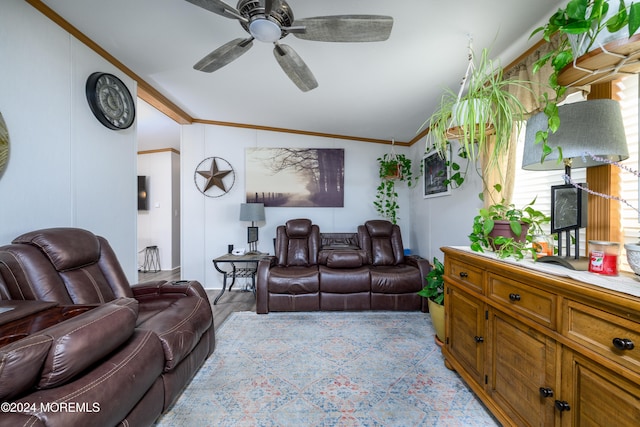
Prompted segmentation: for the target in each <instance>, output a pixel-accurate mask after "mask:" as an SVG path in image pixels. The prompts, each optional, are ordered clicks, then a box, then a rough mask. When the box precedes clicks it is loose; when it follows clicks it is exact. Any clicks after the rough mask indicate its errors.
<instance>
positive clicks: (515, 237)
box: [469, 184, 551, 260]
mask: <svg viewBox="0 0 640 427" xmlns="http://www.w3.org/2000/svg"><path fill="white" fill-rule="evenodd" d="M494 188H495V190H496V191H497V192H500V190H501V187H500V185H499V184H496V186H495V187H494ZM535 202H536V199H535V198H534V199H533V200H532V201H531V202H530V203H528V204H527V205H526V206H524V207H523V208H516V207H515V206H514V205H513V204H511V203H507V202H506V201H505V200H504V199H502V200H500V202H498V203H494V204H492V205H490V206H489V207H487V208H481V209H480V211H479V212H478V215H476V217H475V218H474V220H473V228H472V231H471V234H469V241H470V242H471V250H473V251H476V252H484V251H485V249H486V250H490V251H494V252H495V253H496V255H497V256H498V258H507V257H513V258H515V259H517V260H521V259H523V258H524V257H525V255H526V254H527V253H531V254H532V255H535V252H536V249H535V248H534V247H533V245H532V244H531V243H532V241H533V237H534V236H535V235H540V234H544V232H543V230H542V225H544V224H547V223H549V222H550V221H551V218H550V217H549V216H548V215H545V214H544V213H543V212H541V211H539V210H536V209H534V208H533V205H534V204H535Z"/></svg>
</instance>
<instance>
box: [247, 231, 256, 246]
mask: <svg viewBox="0 0 640 427" xmlns="http://www.w3.org/2000/svg"><path fill="white" fill-rule="evenodd" d="M257 241H258V227H247V243H254V242H257Z"/></svg>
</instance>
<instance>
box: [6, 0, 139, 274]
mask: <svg viewBox="0 0 640 427" xmlns="http://www.w3.org/2000/svg"><path fill="white" fill-rule="evenodd" d="M0 58H2V66H0V111H1V112H2V114H3V116H4V119H5V122H6V124H7V127H8V129H9V137H10V139H11V146H10V157H9V162H8V165H7V169H6V171H5V173H4V174H3V175H2V177H1V178H0V204H1V205H2V209H0V224H2V227H1V228H0V244H6V243H9V242H10V241H11V240H12V239H13V238H14V237H16V236H18V235H19V234H21V233H24V232H27V231H31V230H35V229H39V228H46V227H58V226H66V227H69V226H70V227H81V228H86V229H88V230H90V231H92V232H94V233H96V234H100V235H103V236H105V237H106V238H107V239H108V240H109V242H110V243H111V245H112V246H113V248H114V250H115V252H116V254H117V255H118V258H119V260H120V262H121V264H122V266H123V268H124V270H125V273H126V274H127V277H128V278H129V280H131V281H133V279H135V278H137V273H136V270H137V266H136V216H135V215H136V214H135V212H136V180H135V177H136V151H137V150H136V127H135V124H134V126H132V127H131V128H129V129H127V130H125V131H118V132H115V131H112V130H109V129H107V128H106V127H104V126H103V125H102V124H100V123H99V122H98V121H97V120H96V118H95V117H94V116H93V114H92V113H91V110H90V109H89V106H88V104H87V100H86V97H85V83H86V79H87V77H88V76H89V75H90V74H91V73H92V72H94V71H105V72H110V73H113V74H115V75H117V76H118V77H120V78H121V79H122V80H123V81H124V82H125V84H127V86H128V87H129V90H130V91H131V93H133V94H135V93H136V85H135V82H134V81H132V80H131V79H129V78H127V77H126V76H124V75H123V74H122V73H121V72H119V71H118V70H117V69H115V67H113V66H112V65H110V64H109V63H107V62H106V61H105V60H104V59H102V58H101V57H99V56H98V55H97V54H95V53H94V52H93V51H91V50H89V49H88V48H87V47H86V46H84V45H83V44H81V43H80V42H78V41H77V40H76V39H74V38H73V37H71V36H70V35H69V34H68V33H66V32H65V31H63V30H62V29H61V28H60V27H58V26H57V25H56V24H54V23H53V22H51V21H50V20H49V19H47V18H46V17H45V16H44V15H42V14H41V13H40V12H38V11H37V10H35V9H34V8H33V7H31V6H30V5H29V4H27V3H26V2H24V1H22V0H4V1H3V2H2V13H0Z"/></svg>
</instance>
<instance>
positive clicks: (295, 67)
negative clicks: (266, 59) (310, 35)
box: [273, 43, 318, 92]
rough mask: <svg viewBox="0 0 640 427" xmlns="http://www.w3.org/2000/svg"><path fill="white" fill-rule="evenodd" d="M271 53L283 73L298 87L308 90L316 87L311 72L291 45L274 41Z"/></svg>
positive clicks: (304, 90)
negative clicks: (274, 44)
mask: <svg viewBox="0 0 640 427" xmlns="http://www.w3.org/2000/svg"><path fill="white" fill-rule="evenodd" d="M273 55H274V56H275V57H276V61H278V64H280V67H282V70H283V71H284V72H285V74H286V75H287V76H289V78H290V79H291V81H292V82H293V83H295V85H296V86H298V89H300V90H301V91H303V92H308V91H310V90H312V89H315V88H317V87H318V82H317V81H316V78H315V77H314V76H313V73H312V72H311V70H310V69H309V67H307V64H305V63H304V61H303V60H302V58H300V56H299V55H298V54H297V53H296V51H295V50H293V49H292V48H291V46H288V45H286V44H278V43H276V46H275V48H274V49H273Z"/></svg>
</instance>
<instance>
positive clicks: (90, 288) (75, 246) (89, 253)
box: [13, 227, 133, 304]
mask: <svg viewBox="0 0 640 427" xmlns="http://www.w3.org/2000/svg"><path fill="white" fill-rule="evenodd" d="M13 243H14V244H17V245H20V244H23V245H27V246H30V247H32V248H36V249H38V250H39V251H40V253H41V254H43V255H44V257H45V259H47V260H48V261H49V263H50V264H51V266H52V267H53V271H54V272H55V274H54V275H55V276H58V278H59V282H57V283H62V286H63V288H64V290H65V291H66V294H67V295H68V298H67V300H64V298H63V297H62V296H61V295H58V294H60V293H61V292H62V290H60V289H55V284H51V285H50V286H49V287H50V288H51V293H53V294H54V295H53V298H55V299H54V300H55V301H58V302H60V303H63V304H65V303H73V304H99V303H104V302H108V301H112V300H113V299H115V298H123V297H132V296H133V293H132V291H131V288H130V286H129V283H128V281H127V279H126V276H125V275H124V271H123V270H122V267H121V266H120V264H119V262H118V260H117V258H116V256H115V254H114V252H113V250H112V249H111V246H110V245H109V243H108V242H107V241H106V240H105V239H104V238H102V237H99V236H96V235H95V234H93V233H91V232H90V231H87V230H83V229H80V228H64V227H61V228H49V229H44V230H37V231H32V232H30V233H26V234H23V235H22V236H19V237H17V238H15V239H14V240H13ZM47 280H49V281H50V282H52V283H53V281H54V279H52V278H48V279H47ZM32 283H33V286H40V285H39V284H38V283H37V282H32ZM36 293H37V292H36ZM40 293H42V292H40ZM36 299H42V296H41V295H40V296H39V297H38V298H36ZM50 300H51V299H50Z"/></svg>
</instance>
